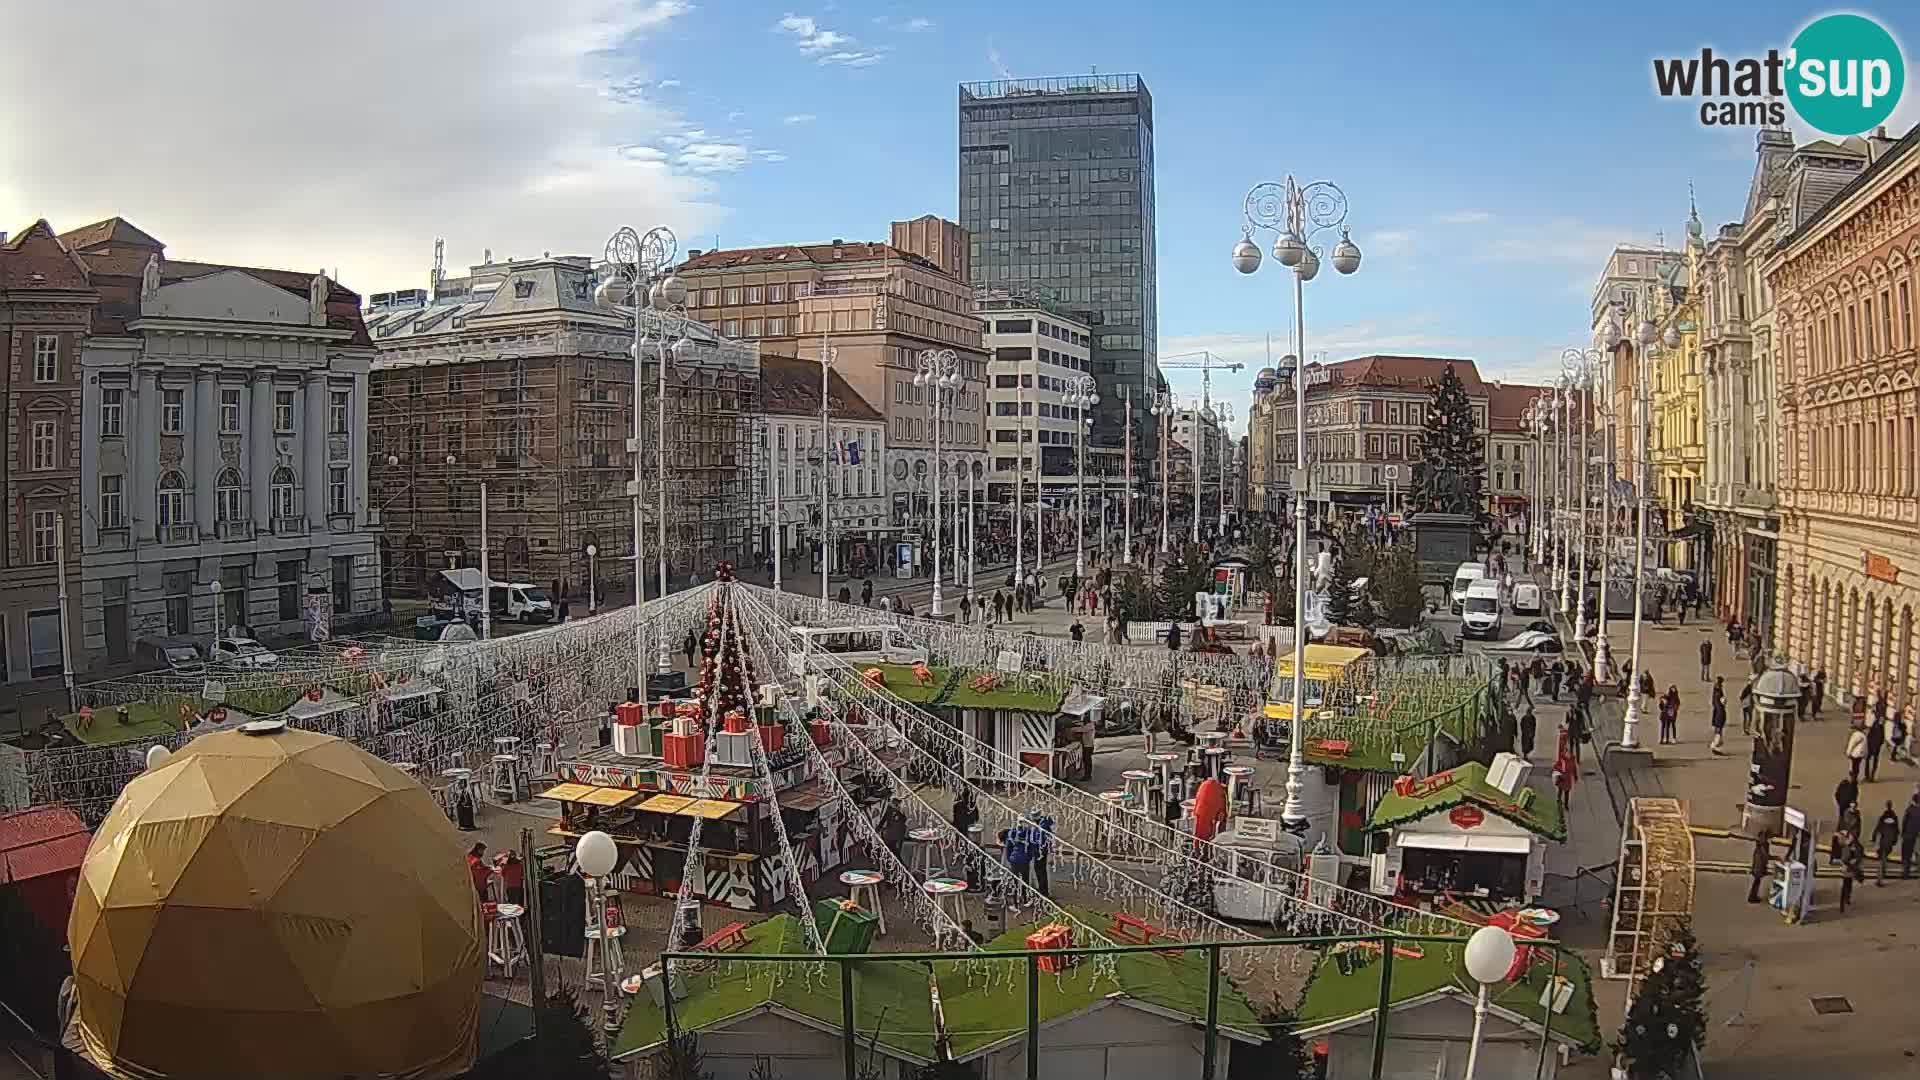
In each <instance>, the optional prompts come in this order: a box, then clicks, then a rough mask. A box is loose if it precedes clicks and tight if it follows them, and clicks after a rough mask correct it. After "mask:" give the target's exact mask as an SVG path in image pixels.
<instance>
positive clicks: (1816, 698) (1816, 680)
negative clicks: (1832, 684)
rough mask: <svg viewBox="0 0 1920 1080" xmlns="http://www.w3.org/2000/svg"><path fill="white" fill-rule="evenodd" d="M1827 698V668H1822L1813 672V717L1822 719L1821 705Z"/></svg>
mask: <svg viewBox="0 0 1920 1080" xmlns="http://www.w3.org/2000/svg"><path fill="white" fill-rule="evenodd" d="M1826 700H1827V669H1826V668H1821V669H1820V670H1819V671H1816V672H1814V673H1813V718H1814V719H1815V720H1818V719H1820V706H1822V705H1824V704H1826Z"/></svg>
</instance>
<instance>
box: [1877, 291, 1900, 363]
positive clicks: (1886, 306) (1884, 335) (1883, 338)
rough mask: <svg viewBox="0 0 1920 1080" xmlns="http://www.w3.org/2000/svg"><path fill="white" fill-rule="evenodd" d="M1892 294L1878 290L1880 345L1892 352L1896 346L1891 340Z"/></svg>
mask: <svg viewBox="0 0 1920 1080" xmlns="http://www.w3.org/2000/svg"><path fill="white" fill-rule="evenodd" d="M1891 301H1892V296H1891V295H1890V294H1889V293H1888V292H1887V290H1885V289H1881V290H1880V347H1881V348H1882V349H1885V350H1886V351H1888V352H1892V351H1893V350H1894V349H1895V348H1896V347H1898V346H1897V343H1896V342H1895V341H1894V340H1893V304H1892V303H1891Z"/></svg>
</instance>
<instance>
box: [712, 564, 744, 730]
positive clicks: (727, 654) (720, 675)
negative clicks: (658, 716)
mask: <svg viewBox="0 0 1920 1080" xmlns="http://www.w3.org/2000/svg"><path fill="white" fill-rule="evenodd" d="M714 580H715V581H717V582H721V583H725V582H729V581H732V580H733V566H732V564H730V563H721V564H720V565H719V566H718V567H716V568H715V572H714ZM726 595H727V593H726V592H725V590H715V592H714V596H713V599H712V600H711V601H709V602H708V604H707V631H706V634H705V636H704V637H703V639H702V648H701V654H702V659H701V661H700V697H699V700H700V715H701V716H702V717H703V718H705V717H712V716H725V715H726V714H727V713H729V712H731V711H733V710H734V709H747V708H750V707H751V705H752V704H753V691H752V684H753V670H752V664H751V661H750V660H749V659H748V656H747V650H746V649H745V648H744V647H743V646H742V643H741V641H740V629H739V626H738V624H737V623H736V622H735V620H734V619H733V617H732V612H731V611H730V610H729V609H728V607H727V606H726V604H725V601H724V599H723V598H724V597H725V596H726Z"/></svg>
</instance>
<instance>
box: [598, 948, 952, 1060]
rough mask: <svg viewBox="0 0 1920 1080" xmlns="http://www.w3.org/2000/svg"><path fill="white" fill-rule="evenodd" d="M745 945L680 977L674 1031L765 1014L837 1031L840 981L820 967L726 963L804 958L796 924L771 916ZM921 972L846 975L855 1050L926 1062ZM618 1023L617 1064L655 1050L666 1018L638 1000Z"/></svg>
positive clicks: (642, 997)
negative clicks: (874, 1048)
mask: <svg viewBox="0 0 1920 1080" xmlns="http://www.w3.org/2000/svg"><path fill="white" fill-rule="evenodd" d="M746 933H747V945H746V946H745V947H744V948H742V949H739V950H736V951H734V952H731V953H727V954H725V958H723V959H722V960H721V961H720V962H719V963H718V964H716V965H715V966H714V967H712V968H709V969H708V970H707V971H704V972H700V973H698V974H695V973H691V972H686V971H685V969H684V967H683V966H682V965H683V962H682V961H675V963H674V969H675V971H676V972H681V974H680V978H681V980H682V981H683V983H684V985H685V987H686V991H687V997H686V999H685V1000H683V1001H677V1002H674V1006H673V1014H674V1015H673V1018H674V1023H675V1025H676V1026H677V1027H678V1028H679V1029H680V1030H682V1031H700V1030H703V1029H705V1028H709V1027H713V1026H716V1025H718V1024H720V1023H721V1022H723V1021H725V1020H728V1019H730V1018H732V1017H735V1016H738V1015H740V1014H741V1013H744V1012H748V1011H751V1010H753V1009H758V1008H762V1007H766V1006H772V1007H776V1008H781V1009H786V1010H788V1011H791V1012H796V1013H800V1014H802V1015H805V1016H807V1017H810V1018H812V1019H813V1020H815V1021H818V1022H819V1023H821V1024H825V1025H827V1026H828V1027H830V1028H831V1029H833V1030H836V1031H837V1030H839V1028H840V1024H841V1015H840V973H839V968H838V967H837V966H836V965H833V964H828V965H827V967H826V969H825V974H824V975H822V974H819V973H817V972H815V971H814V965H812V964H807V963H783V964H777V965H776V964H758V965H753V964H742V963H728V962H727V961H728V960H739V959H746V958H750V957H752V956H755V955H762V956H765V955H777V954H787V955H797V954H800V953H804V952H805V951H806V946H805V944H804V938H803V937H802V931H801V927H800V924H799V922H798V921H797V920H795V919H794V918H793V917H791V916H788V915H777V916H775V917H773V918H771V919H768V920H767V921H765V922H762V923H757V924H755V925H753V926H750V927H748V928H747V932H746ZM927 991H928V982H927V969H926V966H925V965H923V964H913V963H908V962H905V961H900V960H884V959H876V960H873V961H870V962H867V963H862V964H859V965H857V966H855V967H854V969H853V1003H854V1004H853V1014H854V1030H855V1032H856V1033H857V1034H858V1036H859V1041H860V1044H861V1046H862V1047H866V1046H869V1045H872V1044H874V1043H876V1042H877V1044H878V1045H879V1046H882V1047H886V1048H890V1049H893V1050H896V1051H898V1052H900V1053H902V1054H905V1055H907V1056H909V1057H911V1058H914V1059H917V1060H920V1061H932V1060H933V1058H934V1045H933V1005H932V999H931V997H930V996H929V995H928V992H927ZM628 1000H629V1003H630V1004H629V1006H628V1009H627V1016H626V1020H625V1022H624V1023H623V1024H622V1025H621V1028H620V1035H619V1037H618V1038H617V1039H616V1040H615V1041H614V1045H613V1056H614V1057H615V1058H619V1057H622V1056H625V1055H629V1054H633V1053H637V1052H639V1051H643V1050H646V1049H648V1048H650V1047H653V1046H655V1045H658V1044H659V1043H661V1042H662V1041H664V1040H665V1038H666V1030H667V1025H666V1015H665V1013H664V1012H663V1011H662V1010H661V1009H660V1008H659V1007H658V1006H656V1005H654V1003H653V999H652V998H651V997H650V996H649V995H648V994H647V993H645V992H642V993H639V994H636V995H634V996H633V997H631V998H629V999H628Z"/></svg>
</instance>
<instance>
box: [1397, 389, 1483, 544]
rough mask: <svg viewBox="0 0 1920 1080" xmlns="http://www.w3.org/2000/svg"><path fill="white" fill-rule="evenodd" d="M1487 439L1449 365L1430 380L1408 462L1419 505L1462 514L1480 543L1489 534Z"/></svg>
mask: <svg viewBox="0 0 1920 1080" xmlns="http://www.w3.org/2000/svg"><path fill="white" fill-rule="evenodd" d="M1486 487H1487V440H1486V436H1485V435H1483V434H1482V433H1481V431H1480V428H1479V425H1477V424H1475V423H1474V421H1473V402H1472V400H1471V399H1470V398H1468V397H1467V387H1466V384H1465V383H1463V382H1461V381H1460V376H1459V375H1458V374H1456V373H1455V372H1454V370H1453V365H1452V364H1448V365H1447V366H1446V368H1445V369H1444V370H1442V371H1441V373H1440V381H1438V382H1436V383H1434V385H1433V391H1432V394H1431V396H1430V397H1429V398H1428V401H1427V413H1426V419H1425V420H1424V422H1423V423H1422V425H1421V431H1420V460H1419V461H1417V462H1415V463H1414V466H1413V493H1414V501H1415V505H1416V506H1417V507H1418V508H1419V509H1423V510H1431V511H1436V512H1439V513H1448V514H1467V515H1469V516H1471V517H1472V518H1473V519H1474V523H1475V526H1476V530H1477V532H1478V533H1479V537H1480V542H1481V543H1482V544H1485V543H1487V542H1488V540H1489V538H1490V537H1491V536H1492V534H1493V515H1492V514H1490V513H1488V511H1487V500H1486V495H1487V492H1486Z"/></svg>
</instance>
